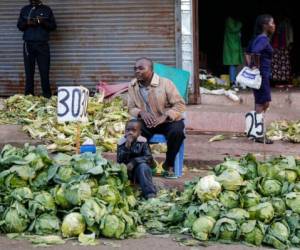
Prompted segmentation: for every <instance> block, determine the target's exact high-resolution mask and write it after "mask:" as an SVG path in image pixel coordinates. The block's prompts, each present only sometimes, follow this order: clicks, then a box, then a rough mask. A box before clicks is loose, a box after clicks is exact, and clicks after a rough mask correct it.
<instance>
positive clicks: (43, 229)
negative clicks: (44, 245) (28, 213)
mask: <svg viewBox="0 0 300 250" xmlns="http://www.w3.org/2000/svg"><path fill="white" fill-rule="evenodd" d="M34 231H35V233H36V234H40V235H47V234H55V233H57V232H59V231H60V221H59V219H58V218H57V217H56V215H54V214H42V215H40V216H39V217H38V218H37V219H36V221H35V223H34Z"/></svg>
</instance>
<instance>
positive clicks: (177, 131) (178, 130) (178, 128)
mask: <svg viewBox="0 0 300 250" xmlns="http://www.w3.org/2000/svg"><path fill="white" fill-rule="evenodd" d="M154 134H163V135H164V136H165V137H166V139H167V147H168V150H167V154H166V161H165V165H166V167H174V165H175V159H176V155H177V153H178V151H179V149H180V146H181V144H182V142H183V140H184V138H185V135H184V122H183V120H180V121H174V122H165V123H163V124H160V125H158V126H157V127H155V128H147V127H146V125H145V124H144V123H143V126H142V136H144V137H146V138H147V140H148V141H149V140H150V139H151V137H152V136H153V135H154Z"/></svg>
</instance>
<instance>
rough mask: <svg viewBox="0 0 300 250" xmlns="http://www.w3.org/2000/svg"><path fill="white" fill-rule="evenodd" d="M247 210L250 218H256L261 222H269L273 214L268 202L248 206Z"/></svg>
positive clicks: (270, 204)
mask: <svg viewBox="0 0 300 250" xmlns="http://www.w3.org/2000/svg"><path fill="white" fill-rule="evenodd" d="M248 212H249V214H250V219H257V220H260V221H262V222H263V223H269V222H270V221H271V220H272V219H273V217H274V215H275V212H274V208H273V206H272V203H270V202H264V203H260V204H258V205H257V206H255V207H250V208H249V209H248Z"/></svg>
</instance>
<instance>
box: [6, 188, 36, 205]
mask: <svg viewBox="0 0 300 250" xmlns="http://www.w3.org/2000/svg"><path fill="white" fill-rule="evenodd" d="M11 197H12V198H13V199H14V200H17V201H19V202H21V203H25V202H27V201H28V200H31V199H33V194H32V192H31V190H30V188H28V187H22V188H17V189H15V190H14V191H12V193H11Z"/></svg>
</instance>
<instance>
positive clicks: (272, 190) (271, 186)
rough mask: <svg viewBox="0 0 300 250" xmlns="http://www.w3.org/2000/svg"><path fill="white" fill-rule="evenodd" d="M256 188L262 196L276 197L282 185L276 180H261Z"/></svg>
mask: <svg viewBox="0 0 300 250" xmlns="http://www.w3.org/2000/svg"><path fill="white" fill-rule="evenodd" d="M258 188H259V190H260V192H261V193H262V194H263V195H264V196H277V195H279V194H281V190H282V185H281V182H280V181H278V180H269V179H262V180H261V181H260V183H259V184H258Z"/></svg>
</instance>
